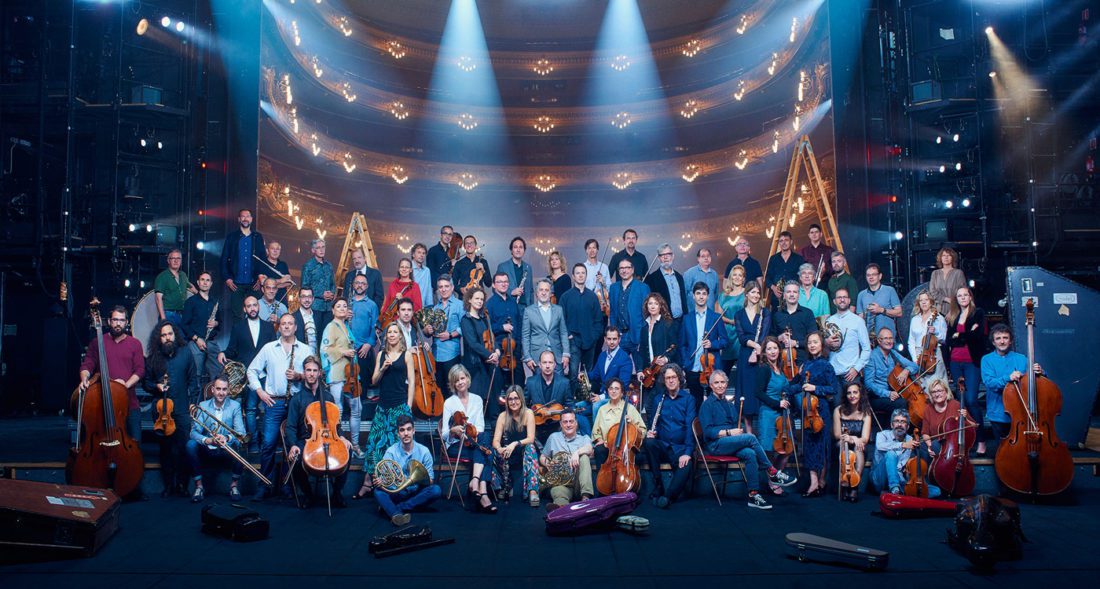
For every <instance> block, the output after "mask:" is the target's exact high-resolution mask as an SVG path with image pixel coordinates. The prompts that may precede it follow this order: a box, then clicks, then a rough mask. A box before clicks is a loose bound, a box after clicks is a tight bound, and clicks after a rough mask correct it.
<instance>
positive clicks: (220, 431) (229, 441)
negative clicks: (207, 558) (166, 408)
mask: <svg viewBox="0 0 1100 589" xmlns="http://www.w3.org/2000/svg"><path fill="white" fill-rule="evenodd" d="M210 390H211V397H210V398H209V399H207V400H206V401H203V402H201V403H199V405H198V408H199V411H196V412H195V417H194V419H193V420H192V421H191V439H189V440H187V459H188V461H189V462H190V463H191V472H193V473H194V475H195V476H194V481H195V492H194V493H193V494H192V495H191V502H192V503H201V502H202V500H203V499H204V498H205V497H206V495H205V492H204V490H203V486H202V467H203V466H204V464H205V465H206V466H209V464H210V463H212V462H215V461H220V462H226V461H228V462H229V464H230V468H231V469H232V471H233V481H232V482H231V483H229V498H230V499H231V500H233V501H240V500H241V491H240V482H241V473H243V472H244V465H242V464H241V463H240V462H237V461H236V460H234V459H233V457H232V455H230V453H229V452H228V451H226V450H225V448H226V447H233V448H234V450H235V451H237V452H238V453H239V452H240V449H241V440H242V439H243V438H244V417H243V416H242V415H241V404H240V403H238V402H236V401H234V400H233V399H227V398H226V397H228V396H229V379H228V378H227V377H226V376H225V375H224V374H219V375H218V376H216V377H214V380H213V381H211V383H210ZM225 425H228V426H230V427H232V428H233V431H232V432H227V431H226V430H225V427H223V426H225Z"/></svg>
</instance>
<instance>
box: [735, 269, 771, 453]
mask: <svg viewBox="0 0 1100 589" xmlns="http://www.w3.org/2000/svg"><path fill="white" fill-rule="evenodd" d="M740 267H741V266H734V268H735V269H736V268H740ZM763 298H764V290H763V287H761V286H760V283H759V282H756V281H753V282H750V283H749V284H748V286H746V287H745V306H744V307H743V308H742V309H741V310H740V311H738V312H737V313H736V314H735V315H734V316H733V327H734V331H736V332H737V338H736V339H737V342H738V344H739V351H738V353H737V389H736V390H737V391H738V393H739V394H740V395H741V396H742V397H744V398H745V407H744V411H743V414H744V418H745V431H746V432H748V433H750V434H751V433H752V432H753V420H755V419H756V415H757V414H758V413H759V412H760V401H758V400H757V399H756V395H755V394H753V392H754V391H756V373H757V370H756V367H757V365H759V364H760V363H761V361H762V359H763V357H764V336H766V335H768V334H769V333H770V332H771V329H772V318H771V311H770V310H769V309H768V308H767V307H765V306H764V305H763Z"/></svg>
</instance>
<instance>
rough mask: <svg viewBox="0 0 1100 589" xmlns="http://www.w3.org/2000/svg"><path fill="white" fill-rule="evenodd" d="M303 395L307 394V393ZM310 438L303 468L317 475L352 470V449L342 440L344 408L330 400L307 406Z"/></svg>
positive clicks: (303, 455)
mask: <svg viewBox="0 0 1100 589" xmlns="http://www.w3.org/2000/svg"><path fill="white" fill-rule="evenodd" d="M299 394H306V393H305V392H304V391H303V392H302V393H299ZM305 419H306V426H307V427H308V428H309V431H310V434H309V439H307V440H306V443H305V448H302V465H303V466H304V467H305V469H306V472H309V473H310V474H313V475H315V476H325V477H334V476H340V475H341V474H343V473H344V471H346V470H347V469H348V459H349V458H350V456H349V454H348V447H347V446H346V445H345V444H344V441H343V440H342V439H340V433H339V431H337V428H339V427H340V408H339V407H337V406H336V403H332V402H330V401H314V402H312V403H310V404H309V405H307V406H306V416H305Z"/></svg>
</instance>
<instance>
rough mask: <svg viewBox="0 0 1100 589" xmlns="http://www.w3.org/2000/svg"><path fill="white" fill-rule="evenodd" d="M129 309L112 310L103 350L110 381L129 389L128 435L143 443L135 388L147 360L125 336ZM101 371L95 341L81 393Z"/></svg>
mask: <svg viewBox="0 0 1100 589" xmlns="http://www.w3.org/2000/svg"><path fill="white" fill-rule="evenodd" d="M126 325H127V322H126V307H123V306H121V305H118V306H116V307H114V308H112V309H111V314H110V316H109V318H108V319H107V334H106V335H107V336H109V337H104V338H103V348H104V351H105V353H106V356H107V374H109V375H110V376H111V380H113V381H115V382H117V383H119V384H121V385H122V386H124V387H126V390H127V391H128V392H129V393H130V412H129V413H128V414H127V416H126V433H128V434H130V437H132V438H133V439H134V440H135V441H138V442H140V441H141V409H140V407H139V405H138V398H137V393H136V392H134V385H136V384H137V383H138V381H140V380H141V378H142V377H143V376H145V357H144V356H142V349H141V342H139V341H137V339H135V338H132V337H130V336H128V335H126ZM99 371H100V366H99V345H98V344H97V343H96V339H95V338H92V341H91V343H89V344H88V350H87V351H86V352H85V353H84V361H83V362H81V363H80V390H81V392H83V391H85V390H87V389H88V385H90V384H91V382H90V381H89V379H90V378H91V376H92V374H95V373H98V372H99Z"/></svg>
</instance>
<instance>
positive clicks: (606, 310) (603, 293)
mask: <svg viewBox="0 0 1100 589" xmlns="http://www.w3.org/2000/svg"><path fill="white" fill-rule="evenodd" d="M609 251H611V238H610V237H608V238H607V247H605V248H604V249H603V256H602V257H601V258H600V266H603V265H604V262H605V261H607V252H609ZM610 271H611V270H610V269H608V272H610ZM600 276H601V273H600V272H599V271H597V272H596V278H599V277H600ZM593 290H595V291H596V300H598V301H600V311H602V312H603V316H604V317H608V318H610V317H611V294H610V293H608V291H607V279H606V278H605V279H604V282H603V284H600V283H599V281H597V282H596V288H595V289H593Z"/></svg>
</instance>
